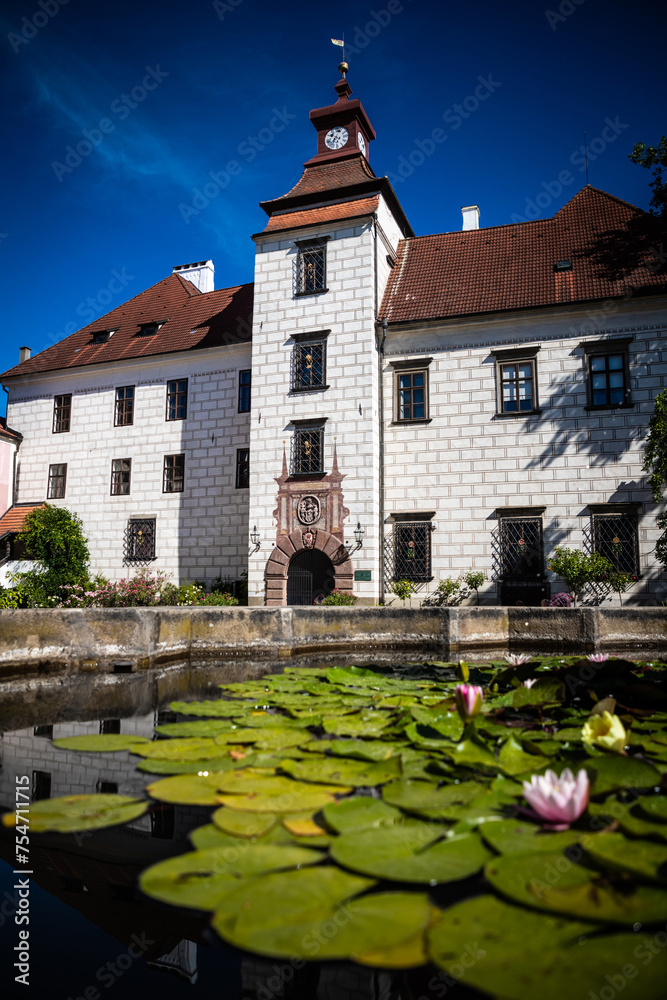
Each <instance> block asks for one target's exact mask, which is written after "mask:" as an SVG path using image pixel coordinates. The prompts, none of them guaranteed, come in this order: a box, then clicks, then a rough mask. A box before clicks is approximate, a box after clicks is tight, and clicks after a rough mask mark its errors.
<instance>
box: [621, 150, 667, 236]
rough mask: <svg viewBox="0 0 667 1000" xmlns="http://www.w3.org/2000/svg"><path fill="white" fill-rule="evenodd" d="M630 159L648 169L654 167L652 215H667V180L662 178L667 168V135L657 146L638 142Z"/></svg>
mask: <svg viewBox="0 0 667 1000" xmlns="http://www.w3.org/2000/svg"><path fill="white" fill-rule="evenodd" d="M628 159H629V160H632V162H633V163H636V164H638V165H639V166H640V167H645V168H646V169H647V170H650V169H651V167H652V168H653V180H652V181H651V183H650V184H649V187H651V188H653V197H652V198H651V202H650V204H651V215H657V216H659V217H660V218H665V217H667V182H666V181H664V180H663V179H662V171H663V169H666V168H667V136H664V135H663V136H662V138H661V139H660V142H659V143H658V145H657V146H647V145H646V144H645V143H643V142H638V143H637V144H636V145H635V147H634V149H633V150H632V152H631V153H630V154H629V155H628Z"/></svg>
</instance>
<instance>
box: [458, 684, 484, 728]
mask: <svg viewBox="0 0 667 1000" xmlns="http://www.w3.org/2000/svg"><path fill="white" fill-rule="evenodd" d="M454 698H455V699H456V708H457V711H458V713H459V715H460V716H461V718H462V719H463V721H464V722H468V720H469V719H472V718H474V717H475V716H476V715H479V713H480V712H481V711H482V702H483V701H484V692H483V691H482V689H481V687H476V686H475V685H474V684H457V685H456V691H455V692H454Z"/></svg>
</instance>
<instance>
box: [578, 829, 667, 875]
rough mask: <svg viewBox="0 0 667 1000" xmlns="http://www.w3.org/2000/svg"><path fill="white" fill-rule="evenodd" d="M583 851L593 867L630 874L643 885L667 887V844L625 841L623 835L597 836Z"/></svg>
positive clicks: (604, 834) (605, 834) (601, 834)
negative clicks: (642, 882) (656, 883)
mask: <svg viewBox="0 0 667 1000" xmlns="http://www.w3.org/2000/svg"><path fill="white" fill-rule="evenodd" d="M585 847H586V854H587V855H588V856H589V857H590V858H592V860H593V863H594V864H595V865H596V867H602V868H611V869H613V870H614V871H621V872H629V873H630V874H631V875H636V876H637V878H639V879H641V880H642V881H649V882H658V883H659V884H661V885H665V884H666V883H667V844H655V843H653V842H652V841H650V840H628V838H627V837H624V836H623V834H622V833H599V834H597V836H595V837H592V838H590V842H589V843H587V844H585Z"/></svg>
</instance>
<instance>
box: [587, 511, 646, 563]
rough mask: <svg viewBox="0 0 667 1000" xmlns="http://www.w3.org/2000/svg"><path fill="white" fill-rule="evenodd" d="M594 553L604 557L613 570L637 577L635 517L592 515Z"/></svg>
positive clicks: (628, 514)
mask: <svg viewBox="0 0 667 1000" xmlns="http://www.w3.org/2000/svg"><path fill="white" fill-rule="evenodd" d="M593 544H594V546H595V551H596V552H599V553H600V555H603V556H606V558H607V559H608V560H609V562H610V563H611V564H612V566H613V567H614V569H615V570H617V571H618V572H621V573H627V574H628V575H629V576H638V575H639V552H638V548H639V547H638V543H637V516H636V514H635V513H634V512H633V513H632V514H630V513H627V514H593Z"/></svg>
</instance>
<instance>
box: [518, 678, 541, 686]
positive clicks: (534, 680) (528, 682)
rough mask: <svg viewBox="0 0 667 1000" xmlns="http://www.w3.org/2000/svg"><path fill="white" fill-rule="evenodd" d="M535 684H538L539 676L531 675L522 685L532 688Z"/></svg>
mask: <svg viewBox="0 0 667 1000" xmlns="http://www.w3.org/2000/svg"><path fill="white" fill-rule="evenodd" d="M533 684H537V677H529V678H528V680H525V681H521V687H525V688H532V686H533Z"/></svg>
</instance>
